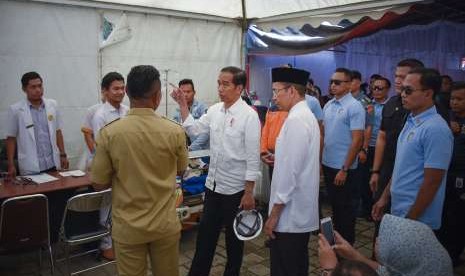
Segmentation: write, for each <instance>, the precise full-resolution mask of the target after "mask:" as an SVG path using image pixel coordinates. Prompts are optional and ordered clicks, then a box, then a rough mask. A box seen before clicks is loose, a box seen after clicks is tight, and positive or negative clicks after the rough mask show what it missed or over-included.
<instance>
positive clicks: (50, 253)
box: [48, 244, 55, 275]
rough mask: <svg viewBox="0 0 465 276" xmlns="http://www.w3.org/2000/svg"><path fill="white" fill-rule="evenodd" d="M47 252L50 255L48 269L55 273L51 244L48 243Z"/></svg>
mask: <svg viewBox="0 0 465 276" xmlns="http://www.w3.org/2000/svg"><path fill="white" fill-rule="evenodd" d="M48 254H49V255H50V270H51V273H52V275H53V274H55V262H54V260H53V252H52V246H51V245H50V244H49V245H48Z"/></svg>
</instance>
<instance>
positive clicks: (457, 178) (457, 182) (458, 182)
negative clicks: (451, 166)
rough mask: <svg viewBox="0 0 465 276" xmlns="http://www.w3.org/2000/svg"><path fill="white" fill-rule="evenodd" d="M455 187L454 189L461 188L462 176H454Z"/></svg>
mask: <svg viewBox="0 0 465 276" xmlns="http://www.w3.org/2000/svg"><path fill="white" fill-rule="evenodd" d="M455 188H456V189H462V188H463V178H462V177H456V178H455Z"/></svg>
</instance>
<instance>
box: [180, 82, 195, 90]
mask: <svg viewBox="0 0 465 276" xmlns="http://www.w3.org/2000/svg"><path fill="white" fill-rule="evenodd" d="M185 84H190V85H191V86H192V90H194V92H195V87H194V82H193V81H192V80H191V79H182V80H180V81H179V83H178V86H179V87H181V85H185Z"/></svg>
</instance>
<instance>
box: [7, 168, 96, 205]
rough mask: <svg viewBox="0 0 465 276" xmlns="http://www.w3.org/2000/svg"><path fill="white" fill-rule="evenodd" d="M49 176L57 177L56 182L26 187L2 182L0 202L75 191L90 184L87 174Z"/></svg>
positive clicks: (55, 174)
mask: <svg viewBox="0 0 465 276" xmlns="http://www.w3.org/2000/svg"><path fill="white" fill-rule="evenodd" d="M49 174H50V175H52V176H54V177H57V178H58V180H55V181H51V182H47V183H42V184H28V185H16V184H13V183H12V182H2V185H0V200H2V199H6V198H10V197H15V196H23V195H32V194H43V193H50V192H55V191H61V190H68V189H77V188H81V187H88V186H90V185H91V184H92V182H91V181H90V177H89V175H88V174H86V175H85V176H81V177H73V176H67V177H63V176H61V175H59V174H58V172H52V173H49Z"/></svg>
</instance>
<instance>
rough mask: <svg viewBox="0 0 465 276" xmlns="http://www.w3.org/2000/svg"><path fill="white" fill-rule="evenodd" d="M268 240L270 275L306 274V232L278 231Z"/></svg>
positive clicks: (298, 275)
mask: <svg viewBox="0 0 465 276" xmlns="http://www.w3.org/2000/svg"><path fill="white" fill-rule="evenodd" d="M274 234H275V236H276V238H275V239H274V240H271V241H270V263H271V266H270V268H271V276H307V275H308V240H309V238H310V232H308V233H279V232H274Z"/></svg>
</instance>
